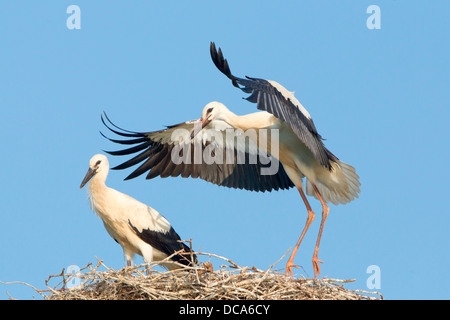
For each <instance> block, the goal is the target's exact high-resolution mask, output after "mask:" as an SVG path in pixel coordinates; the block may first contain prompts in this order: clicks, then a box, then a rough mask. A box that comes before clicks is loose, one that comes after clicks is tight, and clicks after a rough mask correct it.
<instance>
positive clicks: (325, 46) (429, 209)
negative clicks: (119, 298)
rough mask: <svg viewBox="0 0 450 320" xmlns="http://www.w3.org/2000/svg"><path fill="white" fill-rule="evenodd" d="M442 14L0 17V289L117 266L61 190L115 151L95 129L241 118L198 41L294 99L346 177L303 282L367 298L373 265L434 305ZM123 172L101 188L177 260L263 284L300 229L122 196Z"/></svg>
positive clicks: (443, 112) (267, 9) (24, 13)
mask: <svg viewBox="0 0 450 320" xmlns="http://www.w3.org/2000/svg"><path fill="white" fill-rule="evenodd" d="M71 4H77V5H78V6H79V7H80V9H81V29H79V30H69V29H68V28H67V26H66V19H67V18H68V17H69V14H67V13H66V9H67V7H68V6H69V5H71ZM372 4H376V5H378V6H379V7H380V9H381V29H379V30H370V29H368V28H367V26H366V20H367V18H368V17H369V16H370V14H368V13H366V9H367V7H368V6H369V5H372ZM449 11H450V3H449V2H448V1H443V0H440V1H438V0H437V1H432V2H425V1H401V0H397V1H381V0H376V1H312V0H311V1H284V2H283V3H282V4H281V3H280V2H276V1H244V2H242V1H239V2H238V1H231V2H227V3H226V4H224V3H223V2H216V1H209V2H207V3H206V2H205V1H179V2H170V3H167V2H162V1H133V5H130V4H128V3H126V2H120V3H119V2H110V1H58V2H55V1H39V2H33V3H32V4H31V3H30V2H25V1H3V2H1V3H0V25H1V28H0V39H1V42H2V49H1V51H0V131H1V134H0V139H1V145H2V157H1V158H0V161H1V167H2V170H1V178H2V179H1V180H2V183H1V187H0V188H1V198H2V201H1V204H0V208H1V209H0V211H1V224H0V244H1V245H0V257H1V260H0V281H24V282H27V283H30V284H32V285H34V286H36V287H38V288H42V289H44V288H45V284H44V280H45V279H47V277H48V276H49V275H50V274H55V273H59V272H60V271H61V269H62V268H65V267H67V266H69V265H72V264H75V265H78V266H80V267H83V266H85V265H86V264H88V263H89V262H96V260H95V257H98V258H100V259H103V260H104V263H105V264H106V265H108V266H110V267H113V268H120V267H122V266H123V258H122V250H121V248H120V246H119V245H117V244H116V243H115V242H114V241H113V240H112V239H111V238H110V237H109V235H108V234H107V233H106V231H105V229H104V227H103V224H102V223H101V221H100V219H98V218H97V217H96V215H95V214H94V213H93V212H92V211H91V210H90V206H89V203H88V199H87V192H86V189H83V190H79V185H80V182H81V180H82V178H83V177H84V174H85V173H86V170H87V168H88V162H89V159H90V158H91V156H93V155H94V154H96V153H100V152H102V150H114V149H116V148H117V147H116V146H115V145H114V144H112V143H111V142H109V141H107V140H106V139H104V138H103V137H101V135H100V134H99V130H103V131H104V127H103V126H102V124H101V122H100V114H101V113H102V112H103V111H106V112H107V113H108V115H109V117H110V118H111V119H112V120H113V121H114V122H115V123H117V124H118V125H120V126H122V127H124V128H127V129H131V130H136V131H151V130H158V129H161V128H163V126H164V125H170V124H175V123H179V122H182V121H186V120H192V119H197V118H199V117H200V114H201V110H202V108H203V106H204V105H205V104H206V103H208V102H210V101H213V100H217V101H221V102H223V103H224V104H225V105H227V106H228V107H229V109H230V110H232V111H233V112H235V113H237V114H245V113H250V112H254V111H255V110H256V108H255V105H254V104H251V103H248V102H246V101H245V100H242V99H241V98H242V97H243V96H244V94H243V93H242V92H241V91H239V90H237V89H235V88H234V87H233V86H232V85H231V83H230V82H229V81H228V79H226V78H225V77H224V76H223V75H222V74H220V72H219V71H218V70H216V68H215V67H214V65H213V63H212V62H211V60H210V57H209V43H210V41H215V42H216V44H217V45H218V46H220V47H221V48H222V49H223V51H224V54H225V56H226V58H227V59H228V60H229V62H230V65H231V69H232V71H233V73H235V74H236V75H237V76H244V75H249V76H254V77H260V78H266V79H271V80H275V81H277V82H279V83H281V84H283V85H284V86H285V87H286V88H287V89H288V90H291V91H296V97H297V98H298V100H299V101H300V102H301V103H302V104H303V105H304V106H305V107H306V108H307V110H308V111H309V113H310V114H311V115H312V117H313V119H314V122H315V124H316V127H317V129H318V131H319V133H320V134H321V135H322V136H323V137H324V138H326V141H325V143H326V146H327V147H328V148H329V149H330V150H331V151H332V152H333V153H334V154H336V155H337V156H338V157H339V158H340V159H341V160H343V161H345V162H347V163H349V164H352V165H353V166H355V167H356V168H357V172H358V174H359V175H360V176H361V183H362V188H361V190H362V193H361V196H360V199H358V200H356V201H354V202H352V203H349V204H347V205H344V206H343V205H339V206H334V205H331V206H330V207H331V210H330V215H329V217H328V220H327V223H326V225H325V229H324V234H323V237H322V242H321V247H320V251H319V259H322V260H323V261H325V263H324V264H321V271H322V274H321V276H327V277H330V278H339V279H353V278H354V279H356V282H355V283H353V284H349V285H347V287H348V288H350V289H362V290H369V289H368V288H367V284H366V281H367V279H368V277H369V276H370V274H368V273H367V268H368V267H369V266H371V265H376V266H378V267H379V270H380V272H381V277H380V280H381V288H380V289H379V291H380V292H381V293H382V294H383V295H384V296H385V298H387V299H449V298H450V296H449V293H448V290H447V289H446V288H447V287H448V280H447V277H446V274H447V266H448V265H449V263H450V257H449V251H450V250H449V244H450V243H449V238H448V231H449V227H450V217H449V214H448V213H449V211H448V205H447V204H446V200H447V198H448V195H449V187H448V184H447V182H448V181H449V178H450V176H449V171H450V170H449V169H448V166H447V163H446V161H448V158H449V156H450V154H449V150H448V138H449V136H450V135H449V132H450V130H449V126H448V123H447V122H448V119H449V116H450V112H449V101H450V90H449V74H450V68H449V52H450V46H449V41H448V39H449V37H450V27H449V23H448V12H449ZM109 159H110V163H111V165H117V164H119V163H121V162H122V161H123V160H124V159H121V158H117V157H110V158H109ZM130 172H131V170H126V171H113V172H110V175H109V177H108V180H107V184H108V185H109V186H110V187H113V188H116V189H118V190H120V191H122V192H124V193H127V194H129V195H131V196H132V197H134V198H136V199H138V200H140V201H142V202H144V203H146V204H148V205H150V206H152V207H153V208H155V209H156V210H158V211H159V212H161V213H162V214H163V215H164V216H165V217H166V218H167V219H168V220H169V221H171V223H172V225H173V226H174V228H175V230H176V231H177V232H178V233H179V234H180V236H181V238H183V239H189V238H192V239H193V244H194V248H196V249H200V250H201V251H203V252H211V253H215V254H218V255H222V256H226V257H228V258H229V259H231V260H233V261H235V262H236V263H238V264H239V265H241V266H253V265H254V266H256V267H258V268H261V269H267V268H268V267H269V266H270V265H271V264H273V263H274V262H275V261H277V260H278V259H279V258H280V257H281V256H282V255H283V254H284V253H285V252H286V251H287V249H289V248H290V247H293V246H294V245H295V243H296V241H297V239H298V236H299V234H300V232H301V229H302V228H303V225H304V223H305V221H306V217H307V213H306V209H305V207H304V205H303V203H302V201H301V198H300V197H299V195H298V192H297V191H296V190H295V189H292V190H289V191H281V192H272V193H254V192H248V191H241V190H234V189H226V188H223V187H218V186H215V185H212V184H208V183H206V182H204V181H201V180H197V179H196V180H194V179H182V178H168V179H161V178H156V179H153V180H151V181H147V180H145V179H144V178H143V177H140V178H137V179H134V180H131V181H123V179H124V178H125V177H126V176H127V175H128V174H129V173H130ZM311 204H312V206H313V209H314V210H315V211H316V214H317V218H316V220H315V221H314V222H313V224H312V226H311V228H310V230H309V232H308V234H307V236H306V238H305V240H304V242H303V243H302V246H301V247H300V250H299V252H298V254H297V256H296V259H295V263H297V264H298V265H300V266H302V267H303V268H304V270H302V269H299V270H297V276H301V275H302V274H303V275H305V276H309V277H311V276H313V269H312V263H311V258H312V255H313V250H314V245H315V241H316V237H317V232H318V228H319V223H320V210H321V207H320V203H319V202H318V201H316V200H314V199H311ZM286 259H287V258H285V259H284V260H283V261H282V262H280V264H279V265H278V267H279V268H284V265H285V263H286ZM140 261H142V260H139V259H137V262H140ZM305 271H306V272H307V273H305ZM443 281H447V284H445V283H443ZM6 291H8V293H9V294H10V295H11V296H13V297H14V298H18V299H31V298H33V297H36V298H39V296H38V295H37V294H36V293H35V292H34V291H33V290H32V289H30V288H28V287H26V286H23V285H3V284H0V299H8V294H7V293H6Z"/></svg>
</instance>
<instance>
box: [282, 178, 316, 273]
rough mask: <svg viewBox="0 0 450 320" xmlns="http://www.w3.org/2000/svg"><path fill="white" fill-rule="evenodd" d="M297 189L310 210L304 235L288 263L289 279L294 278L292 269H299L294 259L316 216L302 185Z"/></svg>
mask: <svg viewBox="0 0 450 320" xmlns="http://www.w3.org/2000/svg"><path fill="white" fill-rule="evenodd" d="M297 189H298V192H299V193H300V196H301V197H302V199H303V202H304V203H305V206H306V210H308V218H307V219H306V224H305V227H304V228H303V231H302V234H301V235H300V238H299V239H298V241H297V244H296V245H295V248H294V250H293V251H292V254H291V256H290V257H289V260H288V262H287V263H286V276H287V277H289V276H291V277H292V276H293V272H292V268H298V266H296V265H295V264H294V257H295V255H296V253H297V250H298V248H299V247H300V244H301V243H302V240H303V237H304V236H305V234H306V231H308V228H309V226H310V225H311V223H312V222H313V220H314V217H315V216H316V215H315V214H314V211H313V210H312V209H311V206H310V205H309V202H308V199H306V195H305V193H304V192H303V188H302V187H301V185H300V187H297ZM313 260H314V259H313Z"/></svg>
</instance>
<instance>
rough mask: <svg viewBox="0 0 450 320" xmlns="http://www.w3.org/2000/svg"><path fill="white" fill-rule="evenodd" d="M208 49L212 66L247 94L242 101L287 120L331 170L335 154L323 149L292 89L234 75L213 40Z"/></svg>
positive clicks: (320, 140) (318, 136) (306, 113)
mask: <svg viewBox="0 0 450 320" xmlns="http://www.w3.org/2000/svg"><path fill="white" fill-rule="evenodd" d="M210 52H211V58H212V60H213V62H214V64H215V65H216V67H217V68H218V69H219V70H220V71H221V72H222V73H223V74H225V75H226V76H227V77H228V78H229V79H230V80H231V82H232V84H233V85H234V86H235V87H236V88H239V89H241V90H242V91H244V92H245V93H248V94H250V96H249V97H247V98H246V100H248V101H250V102H253V103H256V104H257V108H258V109H259V110H264V111H267V112H269V113H271V114H273V115H274V116H275V117H277V118H278V119H280V120H282V121H284V122H285V123H287V124H288V125H289V126H290V127H291V128H292V130H293V131H294V132H295V134H296V135H297V136H298V138H299V139H300V141H302V142H303V143H304V144H305V145H306V147H307V148H308V149H309V150H311V152H312V153H313V154H314V157H315V158H316V159H317V161H319V163H320V164H321V165H322V166H324V167H327V168H328V169H331V164H330V161H333V162H336V161H337V160H338V159H337V157H336V156H335V155H333V154H332V153H331V152H330V151H329V150H328V149H327V148H325V145H324V144H323V141H322V140H323V139H322V137H321V136H320V135H319V133H318V132H317V129H316V127H315V125H314V122H313V120H312V118H311V116H310V115H309V113H308V111H306V109H305V108H304V107H303V106H302V105H301V103H300V102H299V101H298V100H297V99H296V98H295V97H294V94H293V93H292V92H289V91H288V90H286V89H285V88H284V87H283V86H282V85H280V84H279V83H277V82H275V81H271V80H264V79H258V78H250V77H247V76H246V78H245V79H243V78H238V77H235V76H234V75H233V74H232V73H231V71H230V67H229V65H228V61H227V60H226V59H224V57H223V54H222V51H221V49H220V48H219V50H218V51H217V50H216V46H215V44H214V42H211V47H210Z"/></svg>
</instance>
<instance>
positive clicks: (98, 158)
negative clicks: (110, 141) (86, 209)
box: [80, 154, 109, 189]
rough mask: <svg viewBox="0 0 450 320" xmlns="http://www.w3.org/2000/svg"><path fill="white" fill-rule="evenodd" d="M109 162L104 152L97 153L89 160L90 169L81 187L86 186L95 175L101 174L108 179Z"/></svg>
mask: <svg viewBox="0 0 450 320" xmlns="http://www.w3.org/2000/svg"><path fill="white" fill-rule="evenodd" d="M108 170H109V162H108V158H107V157H106V156H105V155H103V154H96V155H95V156H93V157H92V158H91V160H89V170H88V172H87V173H86V175H85V176H84V179H83V181H82V182H81V185H80V189H81V188H83V187H84V185H85V184H86V183H88V182H89V180H91V179H92V178H93V177H94V176H95V175H97V174H100V175H101V176H103V177H104V179H105V180H106V176H107V175H108Z"/></svg>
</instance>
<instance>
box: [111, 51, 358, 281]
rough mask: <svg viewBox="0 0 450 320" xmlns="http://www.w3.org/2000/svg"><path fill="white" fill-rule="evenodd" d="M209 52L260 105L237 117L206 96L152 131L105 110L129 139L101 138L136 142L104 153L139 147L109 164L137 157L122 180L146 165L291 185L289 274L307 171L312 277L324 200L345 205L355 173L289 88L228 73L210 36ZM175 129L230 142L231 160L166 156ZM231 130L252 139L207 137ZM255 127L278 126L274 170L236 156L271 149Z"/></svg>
mask: <svg viewBox="0 0 450 320" xmlns="http://www.w3.org/2000/svg"><path fill="white" fill-rule="evenodd" d="M210 51H211V58H212V60H213V62H214V64H215V65H216V67H217V68H218V69H219V70H220V71H221V72H222V73H224V74H225V75H226V76H227V77H228V78H229V79H230V80H231V81H232V84H233V85H234V86H235V87H237V88H239V89H241V90H242V91H244V92H245V93H248V94H250V96H249V97H248V98H246V99H247V100H248V101H250V102H253V103H257V108H258V109H259V110H263V111H260V112H256V113H251V114H247V115H243V116H238V115H236V114H234V113H233V112H231V111H230V110H229V109H228V108H226V107H225V106H224V105H223V104H222V103H220V102H210V103H208V104H207V105H206V106H205V107H204V109H203V111H202V116H201V118H200V119H199V120H198V121H188V122H184V123H180V124H177V125H174V126H170V127H168V128H167V129H165V130H160V131H154V132H133V131H128V130H124V129H121V128H119V127H117V126H115V125H114V124H113V123H112V122H111V121H109V119H108V118H107V117H106V119H107V120H108V121H109V123H110V124H111V125H112V126H114V127H115V128H116V129H119V130H120V131H118V130H115V129H113V128H112V127H111V126H108V125H107V124H106V123H105V121H104V119H103V117H102V121H103V123H104V124H105V126H106V127H108V128H109V129H110V130H111V131H112V132H114V133H116V134H118V135H121V136H123V137H127V138H132V139H127V140H114V139H109V138H108V139H109V140H111V141H113V142H115V143H120V144H127V145H130V144H137V146H134V147H131V148H128V149H125V150H120V151H112V152H109V153H110V154H112V155H128V154H133V153H136V152H139V151H142V150H143V151H142V152H141V153H139V154H138V155H136V156H135V157H133V158H132V159H130V160H128V161H126V162H124V163H122V164H121V165H119V166H117V167H115V168H113V169H125V168H128V167H131V166H133V165H135V164H138V163H141V162H143V163H142V164H141V165H140V166H139V167H138V168H137V169H136V170H135V171H134V172H133V173H131V174H130V175H129V176H128V177H127V178H126V179H131V178H135V177H137V176H139V175H141V174H143V173H144V172H147V171H150V172H149V173H148V174H147V177H146V178H147V179H152V178H154V177H156V176H160V177H163V178H165V177H169V176H172V177H176V176H179V175H181V176H182V177H184V178H186V177H189V176H191V177H193V178H197V177H200V178H201V179H203V180H206V181H208V182H212V183H214V184H217V185H220V186H226V187H232V188H240V189H246V190H252V191H271V190H279V189H289V188H291V187H293V186H295V187H296V188H297V190H298V192H299V193H300V196H301V198H302V200H303V202H304V204H305V206H306V209H307V211H308V217H307V220H306V224H305V226H304V228H303V230H302V232H301V235H300V238H299V239H298V241H297V243H296V245H295V247H294V250H293V251H292V254H291V256H290V257H289V259H288V261H287V263H286V276H289V275H290V276H293V272H292V268H294V267H296V268H298V267H297V266H296V265H295V264H294V262H293V261H294V257H295V255H296V253H297V250H298V248H299V247H300V244H301V242H302V240H303V238H304V236H305V234H306V232H307V230H308V228H309V226H310V225H311V223H312V222H313V220H314V217H315V214H314V212H313V210H312V209H311V206H310V204H309V202H308V200H307V198H306V195H305V192H304V191H303V178H304V177H306V185H305V189H306V194H308V195H312V196H314V197H315V198H317V199H318V200H319V201H320V203H321V205H322V220H321V223H320V229H319V234H318V237H317V241H316V246H315V250H314V254H313V258H312V262H313V268H314V277H315V278H317V275H318V274H319V275H320V266H319V262H323V261H321V260H319V259H318V251H319V245H320V239H321V237H322V232H323V228H324V225H325V221H326V219H327V216H328V213H329V207H328V205H327V203H328V202H331V203H333V204H339V203H341V204H345V203H348V202H350V201H352V200H353V199H355V198H357V197H358V193H359V192H360V189H359V186H360V183H359V176H358V175H357V174H356V172H355V169H354V168H353V167H352V166H350V165H348V164H346V163H344V162H342V161H340V160H339V159H338V158H337V157H336V156H335V155H333V154H332V153H331V152H330V151H329V150H328V149H327V148H326V147H325V146H324V144H323V141H322V140H323V139H322V137H321V136H320V135H319V134H318V132H317V130H316V127H315V125H314V122H313V120H312V118H311V116H310V114H309V113H308V111H306V109H305V108H304V107H303V106H302V105H301V104H300V102H299V101H298V100H297V99H296V98H295V97H294V94H293V92H289V91H288V90H286V89H285V88H284V87H283V86H281V85H280V84H279V83H277V82H275V81H271V80H263V79H258V78H249V77H246V79H243V78H238V77H235V76H234V75H233V74H232V73H231V71H230V68H229V66H228V62H227V60H226V59H224V58H223V55H222V52H221V50H220V49H219V50H218V51H217V50H216V48H215V45H214V43H211V47H210ZM105 116H106V115H105ZM177 129H186V130H188V131H190V132H191V137H192V138H194V137H195V136H196V135H197V134H199V133H201V136H202V141H201V147H202V151H204V150H205V149H206V148H208V147H209V145H211V144H214V145H215V148H216V151H217V149H220V148H222V149H223V150H225V149H230V148H231V149H233V152H234V155H235V157H234V161H233V162H231V163H230V162H229V161H227V162H221V163H217V162H214V163H212V164H207V163H205V162H202V163H195V161H190V162H189V161H188V162H182V163H175V162H174V161H173V159H172V156H173V149H174V148H175V147H176V146H177V144H179V143H181V142H178V141H177V140H176V139H172V135H173V134H174V131H175V130H177ZM230 129H235V130H240V132H245V131H246V130H250V129H253V130H256V132H257V136H256V139H255V138H253V139H252V138H251V139H249V140H248V141H247V140H246V141H245V143H233V142H234V141H229V138H228V136H227V135H225V136H226V137H225V138H223V139H217V138H213V136H216V135H215V134H214V133H215V132H217V131H219V132H222V133H223V132H225V131H226V130H230ZM260 129H267V130H269V131H270V130H277V131H278V133H279V141H278V147H279V153H278V160H279V161H280V163H281V164H280V166H279V170H278V171H277V172H276V173H274V174H272V175H262V174H261V173H260V170H261V169H262V168H263V167H264V164H263V163H262V162H261V161H259V158H258V161H256V162H254V163H251V162H249V161H245V162H244V163H242V162H239V161H237V158H238V157H237V155H238V154H245V159H246V160H248V159H249V158H250V156H251V155H252V154H254V153H258V154H260V153H261V152H264V151H265V152H267V153H269V154H274V153H273V152H272V151H273V149H271V147H273V146H269V145H268V146H267V148H266V149H265V150H260V149H261V147H260V145H261V144H258V143H257V140H258V139H259V132H260V131H259V130H260ZM238 135H239V133H238ZM184 141H185V142H184V143H190V144H192V145H195V139H191V140H190V141H188V142H186V140H184ZM230 146H231V147H230ZM193 153H194V152H191V154H190V158H192V159H193V158H194V155H193ZM216 153H217V152H216ZM223 153H225V152H223ZM185 156H186V155H185ZM188 158H189V156H188ZM227 160H228V159H227Z"/></svg>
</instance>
